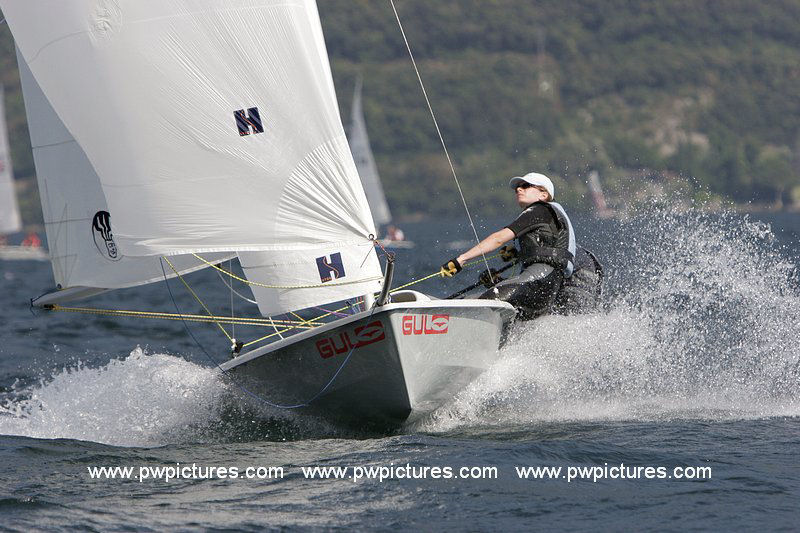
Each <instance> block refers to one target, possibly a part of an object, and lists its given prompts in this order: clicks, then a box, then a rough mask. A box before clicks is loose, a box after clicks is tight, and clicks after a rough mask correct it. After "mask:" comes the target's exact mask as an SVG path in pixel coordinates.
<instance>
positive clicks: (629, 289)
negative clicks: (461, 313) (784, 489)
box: [416, 208, 800, 431]
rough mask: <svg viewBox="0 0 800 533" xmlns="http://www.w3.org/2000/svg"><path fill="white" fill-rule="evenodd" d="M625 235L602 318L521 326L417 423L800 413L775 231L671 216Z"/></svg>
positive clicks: (610, 266) (788, 281) (791, 295)
mask: <svg viewBox="0 0 800 533" xmlns="http://www.w3.org/2000/svg"><path fill="white" fill-rule="evenodd" d="M618 231H619V239H618V241H619V242H620V243H623V245H621V246H620V247H619V248H618V249H616V250H611V251H610V252H608V253H607V254H605V255H606V257H605V262H606V267H607V270H608V272H607V273H609V274H610V276H609V283H608V286H609V293H610V297H609V304H608V306H607V308H606V309H605V311H604V312H601V313H597V314H594V315H585V316H572V317H557V316H551V317H546V318H544V319H539V320H537V321H535V322H532V323H531V322H529V323H521V324H518V325H517V326H515V331H514V333H513V336H512V338H511V339H510V341H509V343H508V344H507V345H506V347H505V348H504V350H503V353H502V358H501V360H500V361H499V362H498V363H497V364H496V365H495V366H494V367H493V368H491V369H490V370H489V371H488V372H487V373H485V374H484V375H483V376H481V378H480V379H479V380H477V381H476V382H474V383H473V384H472V385H471V386H470V387H469V388H468V389H466V390H465V391H464V392H463V393H462V394H460V395H459V396H458V397H457V398H455V399H454V401H453V402H452V403H451V404H450V405H447V406H445V407H444V408H442V409H440V410H439V411H438V412H437V413H435V415H434V417H433V419H432V420H429V421H427V422H425V423H423V424H422V427H421V428H416V429H423V430H428V431H446V430H451V429H456V428H463V427H475V426H481V427H485V426H487V425H490V426H492V425H509V424H511V425H515V424H529V423H536V422H545V421H580V420H609V419H611V420H661V419H671V418H698V419H714V420H721V419H722V420H724V419H737V418H753V417H771V416H798V415H800V347H799V346H798V345H797V343H796V340H797V339H798V338H800V290H798V273H797V265H796V264H795V263H794V262H793V261H791V260H790V259H789V258H788V254H787V250H786V249H785V248H784V247H782V246H781V245H780V244H779V243H778V241H777V239H776V237H775V235H774V234H773V232H772V231H771V229H770V227H769V226H768V225H766V224H763V223H760V222H755V221H751V220H749V219H747V218H746V217H742V216H740V215H735V214H731V213H727V214H709V213H703V212H699V211H691V212H688V213H675V212H674V211H671V210H669V209H667V208H663V209H656V210H653V211H651V212H650V213H648V214H646V215H643V216H638V217H634V218H631V219H630V220H627V221H625V222H623V223H621V225H620V227H619V230H618Z"/></svg>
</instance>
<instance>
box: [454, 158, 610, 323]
mask: <svg viewBox="0 0 800 533" xmlns="http://www.w3.org/2000/svg"><path fill="white" fill-rule="evenodd" d="M509 185H510V186H511V188H512V189H513V190H514V193H515V195H516V200H517V203H518V204H519V206H520V208H522V213H520V215H519V216H518V217H517V219H516V220H514V221H513V222H512V223H511V224H509V225H508V226H506V227H504V228H503V229H501V230H498V231H496V232H494V233H492V234H491V235H489V236H488V237H487V238H485V239H484V240H483V241H481V242H480V243H478V244H477V245H476V246H474V247H472V248H471V249H469V250H467V251H466V252H464V253H463V254H461V255H459V256H458V257H456V258H454V259H451V260H450V261H448V262H447V263H445V264H444V265H442V268H441V271H440V274H441V275H442V276H447V277H450V276H454V275H455V274H457V273H458V272H460V271H461V268H462V265H463V264H464V263H465V262H467V261H469V260H470V259H474V258H476V257H480V256H481V255H485V254H488V253H490V252H493V251H494V250H496V249H498V248H500V247H501V246H503V245H504V244H505V243H507V242H509V241H511V240H512V239H516V240H517V243H518V245H519V250H517V249H516V248H515V247H514V246H513V245H511V246H506V247H504V248H503V249H502V250H501V252H500V255H501V257H503V259H505V260H506V261H510V260H514V259H516V260H517V261H518V262H519V263H520V264H521V266H522V271H521V272H520V273H519V274H518V275H517V276H514V277H512V278H509V279H507V280H503V279H501V278H499V277H498V276H497V275H496V274H495V273H494V271H489V272H484V273H483V275H482V276H481V281H483V282H484V284H486V285H487V286H491V288H490V289H489V290H488V291H486V292H485V293H484V294H482V295H481V296H480V297H481V298H491V299H499V300H503V301H506V302H508V303H510V304H512V305H513V306H514V307H515V308H516V309H517V315H518V318H520V319H523V320H529V319H532V318H536V317H538V316H541V315H543V314H546V313H550V312H553V311H556V312H559V311H561V312H565V313H566V312H575V311H579V310H583V309H584V308H585V307H587V306H589V307H593V306H596V304H597V300H598V299H599V295H600V285H601V282H602V267H601V266H600V263H599V262H597V260H596V258H595V257H594V256H593V255H592V254H591V253H589V252H588V251H586V250H583V249H582V248H579V247H577V246H576V245H575V232H574V230H573V229H572V223H571V222H570V219H569V217H568V216H567V213H566V211H565V210H564V208H563V207H562V206H561V205H560V204H558V203H556V202H554V201H553V197H554V196H555V187H554V186H553V182H552V181H551V180H550V178H548V177H547V176H545V175H544V174H539V173H536V172H531V173H529V174H526V175H525V176H520V177H515V178H512V179H511V181H510V182H509ZM576 266H577V267H578V269H579V270H583V269H586V272H581V273H580V275H578V272H576ZM574 284H577V286H578V287H577V289H578V290H575V288H574V287H572V285H574ZM568 287H569V290H566V289H567V288H568ZM562 289H565V290H563V291H562ZM562 292H563V294H561V293H562ZM573 294H575V295H577V296H580V297H584V296H586V297H587V298H583V299H581V301H580V302H577V301H574V300H575V298H572V297H571V296H572V295H573Z"/></svg>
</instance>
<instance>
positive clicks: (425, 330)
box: [402, 315, 450, 335]
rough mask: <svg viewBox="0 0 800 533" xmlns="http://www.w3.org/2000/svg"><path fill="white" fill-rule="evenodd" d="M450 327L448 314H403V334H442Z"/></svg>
mask: <svg viewBox="0 0 800 533" xmlns="http://www.w3.org/2000/svg"><path fill="white" fill-rule="evenodd" d="M449 327H450V315H403V321H402V331H403V335H442V334H444V333H447V329H448V328H449Z"/></svg>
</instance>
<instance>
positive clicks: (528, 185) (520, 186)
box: [514, 182, 545, 192]
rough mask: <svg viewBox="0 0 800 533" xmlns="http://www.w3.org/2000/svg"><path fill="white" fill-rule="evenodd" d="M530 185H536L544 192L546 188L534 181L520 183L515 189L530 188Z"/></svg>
mask: <svg viewBox="0 0 800 533" xmlns="http://www.w3.org/2000/svg"><path fill="white" fill-rule="evenodd" d="M530 187H535V188H536V189H539V190H540V191H542V192H544V190H545V188H544V187H542V186H540V185H533V184H532V183H525V182H523V183H520V184H518V185H517V186H516V187H514V189H529V188H530Z"/></svg>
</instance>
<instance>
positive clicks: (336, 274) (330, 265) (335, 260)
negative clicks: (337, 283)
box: [317, 252, 344, 283]
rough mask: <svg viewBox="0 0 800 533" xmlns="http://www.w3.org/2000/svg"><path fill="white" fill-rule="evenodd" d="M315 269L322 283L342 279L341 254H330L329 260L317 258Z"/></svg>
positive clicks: (342, 263) (325, 257)
mask: <svg viewBox="0 0 800 533" xmlns="http://www.w3.org/2000/svg"><path fill="white" fill-rule="evenodd" d="M317 269H318V270H319V280H320V281H321V282H322V283H325V282H327V281H330V280H332V279H339V278H343V277H344V262H342V254H341V253H339V252H336V253H335V254H331V256H330V258H329V257H328V256H325V255H323V256H322V257H317Z"/></svg>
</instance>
